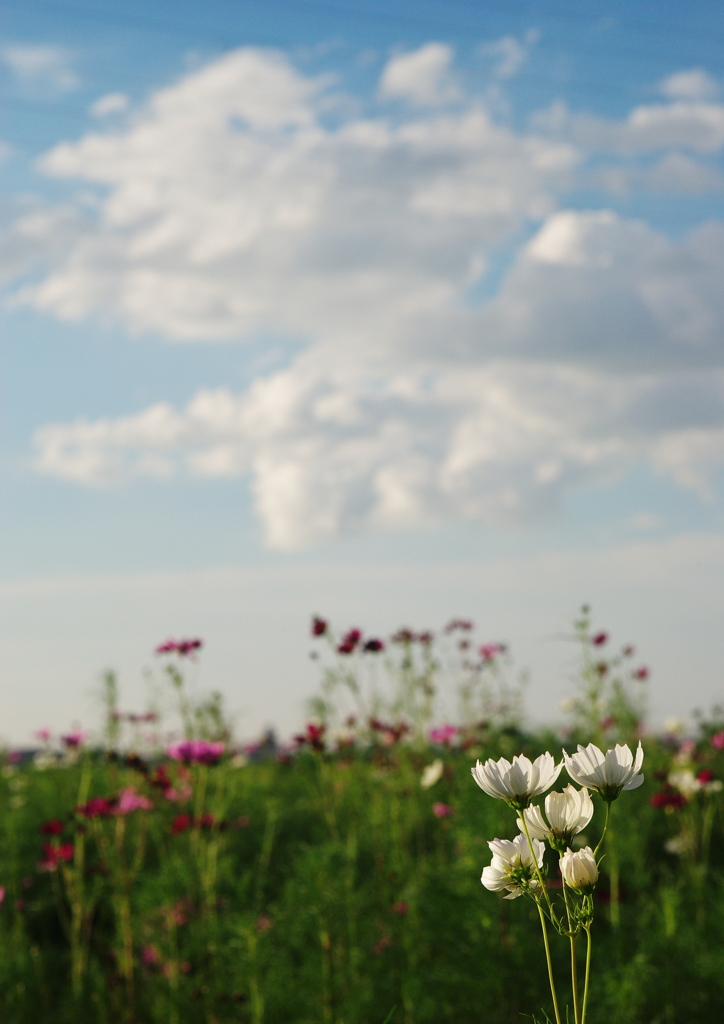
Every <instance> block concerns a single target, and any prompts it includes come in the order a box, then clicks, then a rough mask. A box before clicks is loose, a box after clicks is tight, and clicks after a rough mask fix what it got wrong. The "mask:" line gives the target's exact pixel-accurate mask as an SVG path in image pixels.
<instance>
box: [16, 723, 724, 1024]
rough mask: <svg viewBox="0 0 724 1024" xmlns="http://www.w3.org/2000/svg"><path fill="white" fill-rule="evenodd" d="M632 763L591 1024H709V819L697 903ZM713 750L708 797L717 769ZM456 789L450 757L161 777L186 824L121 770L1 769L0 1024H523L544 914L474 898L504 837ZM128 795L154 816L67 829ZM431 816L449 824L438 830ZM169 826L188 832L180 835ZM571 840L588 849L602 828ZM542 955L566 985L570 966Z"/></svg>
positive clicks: (140, 780) (718, 953)
mask: <svg viewBox="0 0 724 1024" xmlns="http://www.w3.org/2000/svg"><path fill="white" fill-rule="evenodd" d="M509 742H510V739H509V737H508V736H507V735H506V734H503V733H501V734H490V735H488V738H487V740H486V744H485V755H486V756H491V757H497V756H499V755H500V754H501V753H503V752H505V753H508V752H509V751H508V747H509ZM517 743H518V749H521V748H522V749H523V750H524V751H525V752H526V753H528V754H529V756H536V755H537V754H538V753H540V752H541V750H542V746H541V743H540V740H539V739H538V738H536V737H535V736H532V735H528V736H524V737H522V739H521V738H520V737H518V738H517ZM645 746H646V759H647V760H646V763H645V770H646V773H647V782H646V784H645V786H644V787H642V789H640V790H636V791H634V792H632V793H627V794H624V795H623V796H622V797H621V799H620V800H618V801H617V802H616V804H615V806H614V808H613V814H612V824H611V836H612V845H611V847H610V850H609V853H608V854H607V857H606V859H605V860H604V865H603V867H604V872H608V874H606V875H605V876H604V878H603V880H602V883H601V885H600V886H599V890H598V893H599V903H598V912H597V934H596V939H595V945H594V972H593V980H592V993H591V1000H590V1007H589V1020H590V1022H591V1024H608V1022H610V1021H612V1020H615V1021H616V1022H617V1024H710V1022H711V1021H712V1020H714V1019H716V1018H717V1014H718V1011H719V1009H720V1008H721V1005H722V1004H724V914H722V908H723V906H724V860H723V858H722V855H721V850H722V840H723V839H724V835H723V834H722V826H723V824H724V823H723V822H722V797H721V795H720V794H715V795H714V797H713V798H712V799H713V800H714V801H715V804H712V806H715V807H716V815H715V820H714V824H713V836H712V842H711V846H710V852H709V860H708V862H707V865H706V873H705V875H704V876H703V881H700V882H699V883H698V884H697V883H695V882H694V881H692V877H691V875H690V873H689V872H688V871H687V869H686V865H685V863H683V862H682V861H681V860H680V858H677V857H675V856H673V855H671V854H669V853H667V852H666V851H665V849H664V842H665V841H666V839H667V837H668V836H669V835H670V834H671V830H672V827H673V815H672V814H667V813H666V812H664V811H662V810H657V809H655V808H654V807H652V806H651V805H650V803H649V798H650V796H651V794H652V792H653V791H654V789H655V788H656V785H657V783H656V782H655V780H654V779H653V775H654V773H655V772H656V771H664V770H666V769H668V767H669V766H670V763H671V758H672V751H671V749H670V747H667V746H666V745H665V744H657V743H656V742H655V741H653V740H650V741H648V742H647V743H646V744H645ZM707 749H708V751H709V753H707V757H708V758H709V760H708V761H707V764H708V765H710V767H711V769H712V770H713V771H714V772H715V773H716V774H717V775H718V776H721V775H722V774H724V754H723V753H722V752H718V751H714V750H713V749H712V748H707ZM702 756H703V755H702ZM434 757H440V758H441V759H442V760H443V762H444V771H443V773H442V777H441V778H440V779H439V781H437V782H436V783H435V784H434V785H433V786H432V787H431V788H430V789H427V790H426V789H423V788H422V787H421V785H420V776H421V773H422V770H423V768H424V767H425V766H426V765H427V764H429V763H430V761H431V760H432V759H433V758H434ZM133 763H135V762H133ZM469 769H470V757H469V755H468V754H467V753H466V752H465V751H462V750H451V749H441V748H436V749H435V750H430V749H427V750H422V749H418V748H415V747H414V746H412V745H404V744H400V743H398V744H396V745H393V746H390V747H385V746H383V745H381V744H380V745H377V746H370V747H365V748H356V749H355V748H349V749H343V750H341V751H339V752H338V753H318V752H315V751H313V750H310V751H302V752H300V753H299V754H297V755H295V756H294V757H293V758H285V759H283V760H282V761H278V760H267V761H259V762H255V763H251V764H249V765H247V766H246V767H234V761H233V759H227V760H226V761H222V763H221V764H219V765H216V766H211V767H207V766H203V765H195V766H190V767H189V768H188V769H179V768H178V767H177V766H173V765H169V766H168V769H167V770H168V772H169V774H170V776H171V778H172V781H173V783H174V787H175V789H176V790H179V789H180V788H181V785H182V783H183V782H184V776H185V775H186V778H185V782H186V783H187V785H188V787H189V789H190V790H191V792H190V793H189V794H187V797H188V799H187V802H185V803H184V802H181V803H178V802H175V801H173V800H170V799H167V798H166V797H165V796H164V791H163V789H162V788H160V787H159V786H158V785H154V778H156V779H157V778H158V773H157V771H156V769H155V767H153V766H150V767H148V768H146V767H145V766H143V765H138V764H137V763H136V766H135V767H129V765H128V764H126V763H125V761H124V760H123V759H119V760H116V761H108V760H107V759H106V758H105V757H102V756H100V755H98V756H95V757H94V756H92V755H90V754H86V755H85V756H84V758H82V759H81V761H80V763H78V764H76V765H70V766H66V767H56V768H51V769H48V770H43V771H40V770H38V769H36V768H34V767H32V766H29V767H25V768H22V769H20V768H13V767H11V766H8V767H7V768H6V769H4V774H3V775H2V777H0V864H1V865H2V872H1V875H0V883H1V884H2V885H4V887H5V890H6V895H5V900H4V903H3V905H2V908H1V909H0V1007H1V1008H2V1011H3V1017H2V1019H3V1020H9V1021H10V1020H11V1021H12V1022H13V1024H36V1022H37V1021H38V1020H43V1021H44V1022H48V1024H66V1022H68V1024H70V1022H71V1021H72V1022H73V1024H83V1022H86V1021H87V1022H88V1024H90V1022H93V1024H95V1022H97V1021H98V1022H106V1021H107V1022H109V1024H110V1022H113V1024H123V1022H128V1024H131V1022H139V1024H174V1022H179V1024H180V1022H181V1021H183V1024H201V1022H218V1024H222V1022H227V1021H228V1022H247V1021H248V1022H250V1024H288V1022H289V1021H293V1022H294V1024H370V1022H375V1021H378V1022H385V1020H386V1019H387V1021H388V1022H389V1024H398V1022H399V1024H445V1022H450V1024H452V1022H454V1024H479V1022H480V1021H491V1022H495V1024H514V1022H519V1021H520V1020H521V1019H523V1018H522V1015H524V1014H530V1013H531V1011H532V1010H533V1009H534V1008H535V1007H543V1008H546V1007H547V1006H548V1003H549V993H548V985H547V977H546V973H545V966H544V962H543V956H542V949H541V942H540V931H539V925H538V921H537V917H536V914H535V908H534V907H532V906H530V905H527V904H526V902H525V901H524V900H522V899H521V900H516V901H514V902H512V903H509V902H503V901H502V900H501V899H500V898H498V896H497V895H495V894H492V893H489V892H486V891H485V890H484V889H483V887H482V886H481V885H480V881H479V879H480V873H481V870H482V868H483V867H484V866H485V865H486V864H487V863H489V860H490V854H489V851H488V849H487V845H486V840H487V839H491V838H493V837H495V836H500V837H509V838H512V835H513V833H512V831H511V814H510V811H509V810H508V809H507V808H506V807H505V806H504V805H503V804H502V803H501V802H500V801H495V800H490V799H488V798H486V797H484V796H483V794H481V793H480V791H479V789H478V788H477V786H475V785H474V784H473V782H472V780H471V778H470V771H469ZM129 787H133V788H134V789H135V791H136V793H138V794H140V795H145V796H147V797H148V798H149V799H150V800H151V801H152V802H153V804H154V806H153V809H152V810H136V811H134V812H133V813H130V814H128V815H126V816H119V815H113V814H110V815H107V816H100V817H95V818H93V817H92V818H83V817H81V816H78V815H77V814H75V813H74V810H75V808H76V807H77V806H78V804H79V803H81V802H83V800H86V801H87V800H88V799H90V798H94V797H102V796H107V795H109V794H112V793H118V792H120V791H122V790H124V789H127V788H129ZM435 805H444V806H445V807H447V808H452V809H453V813H446V814H445V815H443V816H436V814H435V812H434V808H435ZM438 810H439V809H438ZM180 814H185V815H188V816H189V817H190V818H192V819H194V820H195V824H191V825H189V826H188V827H185V828H183V829H178V827H176V830H175V828H174V822H177V820H178V816H179V815H180ZM205 815H206V816H208V815H212V816H213V819H209V818H208V817H206V818H204V816H205ZM597 817H598V816H597ZM50 819H60V820H61V821H62V822H63V824H64V825H65V831H64V833H63V835H62V836H60V837H59V838H57V839H52V838H49V837H48V836H42V835H40V834H39V831H38V829H39V827H40V826H41V825H43V824H44V823H47V822H48V821H49V820H50ZM204 821H206V824H202V822H204ZM586 838H587V841H588V842H594V843H595V841H596V840H597V838H598V837H597V834H596V831H595V829H594V827H593V825H592V826H591V829H590V833H589V835H588V836H587V837H586ZM60 841H63V842H65V841H68V842H73V843H74V844H75V853H74V859H73V860H70V861H68V862H64V863H62V864H59V865H58V867H57V868H56V870H55V871H47V870H46V871H39V870H38V863H39V861H40V859H41V857H42V845H43V843H44V842H51V843H52V842H60ZM81 845H82V848H83V859H82V863H79V861H78V856H79V853H78V851H79V849H80V848H81ZM614 865H615V871H616V878H617V879H618V882H617V884H616V885H615V886H614V884H613V876H612V873H611V872H612V866H614ZM74 921H76V922H77V925H76V933H75V939H73V935H74V931H73V928H74V925H73V922H74ZM74 943H75V945H74ZM553 953H554V957H555V958H557V959H556V962H555V964H554V966H555V968H556V970H557V971H558V973H559V976H560V977H561V978H564V977H565V976H566V972H567V966H568V965H567V962H566V951H565V949H564V948H561V949H554V951H553ZM74 978H75V986H74ZM568 998H570V993H568ZM561 999H562V1002H563V1003H565V1002H566V993H565V991H564V990H562V991H561ZM534 1019H538V1020H539V1021H543V1020H544V1019H545V1015H544V1013H539V1012H537V1011H536V1018H534Z"/></svg>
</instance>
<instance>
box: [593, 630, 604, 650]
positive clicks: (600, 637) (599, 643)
mask: <svg viewBox="0 0 724 1024" xmlns="http://www.w3.org/2000/svg"><path fill="white" fill-rule="evenodd" d="M607 640H608V633H596V635H595V636H592V637H591V643H592V644H593V646H594V647H603V645H604V644H605V643H606V641H607Z"/></svg>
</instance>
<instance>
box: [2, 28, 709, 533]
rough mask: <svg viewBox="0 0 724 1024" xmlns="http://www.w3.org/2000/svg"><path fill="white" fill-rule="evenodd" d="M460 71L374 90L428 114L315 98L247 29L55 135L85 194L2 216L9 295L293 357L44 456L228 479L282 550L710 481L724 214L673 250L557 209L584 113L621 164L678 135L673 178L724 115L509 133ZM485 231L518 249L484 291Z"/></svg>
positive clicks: (439, 64)
mask: <svg viewBox="0 0 724 1024" xmlns="http://www.w3.org/2000/svg"><path fill="white" fill-rule="evenodd" d="M400 62H402V63H400ZM405 62H407V63H405ZM451 66H452V52H451V51H450V50H449V48H447V47H444V46H442V44H429V46H427V47H423V48H422V49H421V50H418V51H416V53H414V54H407V55H404V56H401V57H396V58H393V60H392V61H391V62H390V64H388V66H387V69H386V70H385V73H384V75H383V87H382V88H383V91H384V93H385V95H386V96H391V95H392V94H393V93H394V94H395V95H398V96H400V97H402V96H403V95H404V96H406V97H407V98H409V99H411V100H413V99H416V102H417V101H419V103H420V104H422V100H423V98H424V96H427V99H426V101H425V102H426V103H428V105H430V104H432V107H430V106H428V108H427V109H425V108H424V107H422V106H421V105H420V106H417V107H416V109H414V110H413V111H412V112H410V110H406V109H405V108H402V113H400V111H397V113H396V116H395V119H392V118H388V117H387V116H380V115H379V114H377V115H375V116H372V115H368V116H362V115H359V114H350V113H349V112H348V111H349V109H350V108H349V107H348V106H345V105H344V104H338V105H337V107H336V108H335V109H336V113H335V116H334V119H332V118H327V116H326V115H327V112H328V111H329V110H330V106H331V105H332V104H333V103H334V102H335V99H336V97H334V96H332V95H331V94H330V93H331V87H332V85H333V83H331V82H330V81H329V80H327V79H320V78H309V77H305V76H303V75H302V74H300V73H299V72H298V71H297V70H295V69H294V67H293V66H292V65H291V64H290V63H289V61H288V60H287V59H286V58H285V57H284V56H283V55H281V54H278V53H270V52H266V51H259V50H252V49H244V50H238V51H234V52H233V53H230V54H228V55H226V56H225V57H223V58H222V59H220V60H218V61H215V62H213V63H212V64H210V65H208V66H207V67H205V68H202V69H201V70H199V71H195V72H193V73H192V74H189V75H187V76H186V77H185V78H183V79H182V80H181V81H180V82H178V83H176V84H175V85H172V86H170V87H168V88H167V89H164V90H162V91H161V92H159V93H157V94H156V95H154V96H153V97H151V99H150V101H149V103H148V104H147V105H146V106H145V107H144V108H143V109H141V110H140V111H137V112H135V114H134V116H133V118H132V119H130V120H129V122H128V124H126V125H124V126H123V127H122V128H120V129H118V130H115V131H106V132H104V133H99V132H92V133H89V134H87V135H86V136H85V137H83V138H82V139H80V141H78V142H75V143H63V144H61V145H59V146H56V147H55V148H54V149H53V150H51V151H50V152H49V153H47V154H46V155H45V157H44V158H43V161H42V164H41V167H42V169H43V170H44V171H45V172H46V173H47V174H50V175H54V176H56V177H59V178H68V179H72V180H80V181H81V182H82V183H83V184H84V186H85V187H86V189H87V188H88V187H90V188H92V189H95V192H94V193H93V194H94V195H95V196H96V199H95V200H94V201H91V202H89V201H88V199H87V197H86V198H84V199H83V201H82V202H81V201H78V202H74V201H68V202H67V204H66V206H65V207H62V208H61V207H58V208H50V209H48V210H42V209H41V210H35V211H33V212H32V213H25V214H23V215H22V216H20V217H18V218H17V220H16V221H15V223H14V224H12V225H11V227H10V231H9V233H8V235H7V238H6V242H5V249H4V251H3V252H0V261H4V262H5V264H6V266H7V268H8V269H7V273H8V274H9V275H11V274H16V275H17V274H18V273H20V272H21V271H25V273H26V275H27V276H26V280H25V282H24V283H23V286H22V288H20V289H19V290H18V291H17V292H16V293H15V301H21V302H25V303H28V304H31V305H33V306H35V307H36V308H38V309H41V310H47V311H49V312H51V313H53V314H55V315H57V316H61V317H66V318H70V319H73V318H76V319H77V318H84V317H88V316H91V315H95V316H99V317H106V318H108V319H113V320H116V321H118V322H120V323H122V324H124V325H127V326H129V327H130V328H131V329H134V330H137V331H149V330H150V331H156V332H159V333H160V334H162V335H163V336H165V337H167V338H171V339H179V340H189V341H190V340H210V339H216V338H234V339H243V338H245V337H258V335H259V333H260V332H272V333H277V334H279V333H280V334H282V335H284V336H286V337H290V338H294V339H295V340H296V341H297V342H298V343H299V344H300V345H301V347H302V351H301V354H299V355H298V356H297V357H296V358H294V359H293V361H291V362H290V364H289V365H288V366H286V367H285V368H284V369H282V370H279V371H277V372H275V373H272V374H268V375H267V376H260V377H258V378H257V379H256V381H255V382H254V383H253V384H252V385H251V386H250V387H249V389H248V390H247V391H246V392H244V393H242V394H233V393H231V392H229V391H225V390H221V391H215V392H211V391H208V390H203V389H201V390H199V391H198V393H197V394H196V396H195V397H193V398H192V400H191V401H190V403H189V404H188V405H187V406H186V407H185V408H175V407H173V406H171V405H169V404H167V403H163V402H161V403H158V404H156V405H154V406H151V407H149V408H148V409H146V410H142V411H141V412H139V413H136V414H131V415H128V416H124V417H120V418H118V419H101V420H97V421H94V422H88V421H82V420H79V421H77V422H75V423H69V424H55V425H48V426H46V427H44V428H43V429H42V430H40V431H39V432H38V434H37V436H36V446H37V467H38V469H39V470H40V471H41V472H43V473H47V474H53V475H57V476H60V477H63V478H66V479H69V480H75V481H77V482H80V483H86V484H94V485H109V484H113V483H116V482H118V481H123V480H128V479H132V478H134V477H138V476H152V477H157V478H163V477H166V476H171V475H175V474H186V475H189V476H193V477H206V478H209V477H224V476H240V475H247V476H248V477H249V479H250V481H251V487H252V490H253V493H254V495H255V501H256V506H257V510H258V513H259V515H260V517H261V519H262V521H263V523H264V526H265V530H266V534H267V539H268V541H269V543H270V544H272V545H275V546H279V547H293V546H295V545H299V544H303V543H307V542H310V541H314V540H315V539H318V538H321V537H326V536H330V535H334V534H335V533H339V532H345V531H347V530H354V529H382V528H387V527H391V526H402V525H409V524H427V523H440V522H446V521H450V520H455V519H475V520H480V521H482V522H486V523H501V522H512V521H521V520H526V519H530V518H532V517H535V516H546V515H550V514H552V513H553V512H554V511H555V509H556V508H557V506H558V505H559V503H560V500H561V497H562V495H563V494H564V493H565V492H566V490H567V489H569V488H571V487H575V486H580V485H582V484H585V483H591V482H597V483H601V482H606V481H608V480H611V479H614V478H616V477H620V476H621V475H622V474H624V473H625V472H627V471H628V470H629V469H630V468H631V467H632V466H634V465H639V464H642V463H645V464H648V466H649V467H650V468H651V469H652V470H653V471H654V472H659V473H662V474H666V475H668V476H669V477H671V478H673V479H675V480H677V481H678V482H679V483H680V484H681V485H682V486H687V487H694V488H696V489H697V490H698V491H699V492H700V493H702V494H704V493H706V492H707V488H709V487H710V485H711V480H712V479H713V474H714V473H715V472H716V471H717V469H718V467H719V466H720V465H721V453H722V451H724V434H723V433H722V431H723V430H724V412H723V409H724V397H723V396H724V383H723V376H722V375H723V373H724V346H723V342H722V339H723V338H724V292H723V291H722V289H721V285H720V282H721V274H722V267H723V266H724V228H722V227H721V226H720V225H716V224H711V225H708V226H704V227H702V228H701V229H699V230H698V231H696V232H694V233H693V234H691V235H690V236H689V237H687V238H684V239H682V240H680V241H677V242H672V241H671V240H669V239H668V238H666V237H665V236H664V235H662V234H660V233H658V232H656V231H654V230H652V229H651V228H650V227H648V226H647V225H646V224H645V223H643V222H639V221H635V220H631V219H625V218H622V217H621V216H619V215H617V214H616V213H614V212H613V211H611V210H606V209H603V210H601V209H597V210H596V209H594V210H589V211H580V210H566V209H563V210H561V209H559V208H558V206H559V204H560V197H561V195H563V194H565V190H566V188H567V187H568V186H569V185H571V184H576V183H577V182H580V181H581V178H580V177H577V175H579V173H580V171H579V168H580V166H581V164H582V163H583V161H584V159H585V156H586V154H587V152H588V151H589V150H587V149H586V147H585V146H584V144H583V142H582V141H581V140H582V139H583V138H584V136H586V133H588V137H589V143H588V144H587V145H588V146H589V149H595V148H596V147H597V146H599V147H600V146H603V145H604V144H605V145H607V146H609V148H610V151H611V152H612V153H617V154H618V157H617V159H618V160H619V162H620V164H621V166H622V167H623V169H624V170H625V171H626V172H628V173H631V174H633V173H634V172H638V171H640V170H641V169H640V168H639V166H638V165H635V166H634V167H633V168H631V167H630V166H629V165H628V164H626V159H627V157H626V154H627V153H629V152H630V153H633V154H634V157H635V158H636V159H637V158H638V157H637V154H639V153H640V152H644V151H646V149H647V148H648V149H653V150H656V149H658V148H664V149H666V147H674V150H673V151H672V152H664V154H663V155H662V156H661V159H660V162H659V164H658V165H655V167H654V169H653V170H652V169H651V168H649V169H648V170H647V173H649V174H653V173H654V171H655V170H656V167H658V173H659V174H660V175H662V176H663V177H664V179H665V178H666V174H668V175H669V180H672V179H673V180H678V181H679V183H680V184H681V182H682V181H683V180H684V179H685V178H686V177H687V175H688V176H689V182H690V185H691V182H692V181H693V180H694V178H695V177H696V173H697V166H698V165H696V166H692V160H691V158H690V157H689V156H683V155H681V154H679V153H677V152H676V150H677V149H678V147H680V146H682V145H685V143H684V142H682V140H684V139H687V138H688V139H689V140H694V141H695V144H694V142H692V147H693V148H694V149H696V148H697V147H698V149H699V150H700V151H701V152H704V151H707V150H708V149H711V148H713V147H714V143H715V142H716V139H717V138H718V137H719V136H718V135H717V133H720V134H722V133H724V107H722V106H719V105H717V104H712V103H703V102H701V101H699V100H696V101H686V102H682V101H679V100H677V101H675V102H674V103H671V104H668V105H666V104H657V105H655V106H648V107H639V108H637V109H636V110H634V111H633V112H632V113H631V114H630V115H629V116H628V117H627V118H625V119H624V120H623V121H622V122H603V121H601V120H597V121H594V120H593V119H588V121H586V120H585V119H582V118H581V117H580V116H573V115H570V114H569V112H568V111H567V110H565V109H564V108H560V109H558V110H557V111H556V110H554V111H552V112H551V111H549V112H548V114H547V119H544V118H540V119H539V121H538V128H537V129H536V130H534V131H533V130H529V131H524V132H520V131H515V130H513V129H512V128H510V127H507V126H505V125H501V124H498V123H496V122H495V121H494V120H493V118H492V117H491V115H490V114H489V112H488V111H487V110H486V108H485V106H484V104H483V102H482V101H481V100H480V99H479V98H478V97H474V96H468V97H466V96H463V95H462V94H458V99H459V102H458V104H457V106H456V107H455V108H454V109H452V110H441V109H439V108H436V107H435V106H434V104H435V103H437V101H438V100H442V97H443V96H444V95H445V90H446V89H447V88H448V86H450V82H451V80H450V78H449V73H450V68H451ZM394 69H396V70H394ZM393 70H394V74H393ZM385 82H387V85H384V83H385ZM395 82H396V83H397V84H396V85H395ZM390 83H392V84H391V85H390ZM405 83H407V84H405ZM455 88H458V87H457V86H455ZM395 89H397V90H398V91H397V92H396V93H395ZM390 90H392V92H390ZM405 90H407V92H405ZM425 90H428V91H427V92H425ZM449 95H452V94H449ZM340 111H341V113H340ZM720 121H721V124H720ZM546 133H548V134H547V135H546ZM551 135H553V136H554V137H553V138H551V137H550V136H551ZM555 136H558V137H555ZM722 139H724V134H722ZM667 140H668V141H667ZM672 140H673V141H672ZM718 144H719V143H717V145H718ZM666 161H668V164H666ZM677 176H678V179H677ZM717 182H718V179H717ZM692 187H693V186H692ZM699 187H701V188H703V187H704V185H703V184H702V182H701V179H699ZM717 187H718V186H717ZM531 232H533V234H532V237H531ZM523 237H525V238H526V239H527V241H521V239H522V238H523ZM500 251H503V252H505V253H507V254H508V256H509V258H510V260H511V263H510V269H509V270H508V272H507V273H506V275H505V276H504V278H503V282H502V284H501V285H500V286H499V287H498V288H497V291H496V294H495V295H494V296H493V297H492V298H491V299H488V300H487V301H486V302H485V303H483V304H480V305H475V304H474V302H473V301H472V300H471V298H470V296H471V294H473V295H474V294H475V289H476V287H477V286H478V285H480V284H481V283H484V282H485V276H486V273H487V271H488V269H489V268H490V267H491V266H492V265H493V261H494V259H495V257H496V253H498V252H500ZM39 255H44V256H45V258H46V263H45V266H44V267H41V269H40V270H36V272H35V274H34V276H33V275H30V274H29V271H28V268H29V267H30V266H31V264H32V261H33V260H36V261H37V258H38V256H39ZM36 266H37V262H36Z"/></svg>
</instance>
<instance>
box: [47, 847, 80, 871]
mask: <svg viewBox="0 0 724 1024" xmlns="http://www.w3.org/2000/svg"><path fill="white" fill-rule="evenodd" d="M72 859H73V844H72V843H62V844H61V845H60V846H55V845H54V844H52V843H43V857H42V859H41V861H40V863H39V864H38V868H39V870H40V871H55V870H56V868H57V867H58V865H59V864H61V863H62V862H63V861H69V860H72Z"/></svg>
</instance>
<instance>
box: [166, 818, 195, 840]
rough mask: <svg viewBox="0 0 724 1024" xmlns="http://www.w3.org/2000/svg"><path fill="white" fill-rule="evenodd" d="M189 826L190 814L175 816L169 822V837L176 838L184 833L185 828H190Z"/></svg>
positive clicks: (190, 822)
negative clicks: (180, 833)
mask: <svg viewBox="0 0 724 1024" xmlns="http://www.w3.org/2000/svg"><path fill="white" fill-rule="evenodd" d="M191 825H192V821H191V815H190V814H177V815H176V817H175V818H174V819H173V821H172V822H171V835H172V836H177V835H178V834H179V832H185V831H186V829H187V828H191Z"/></svg>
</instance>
